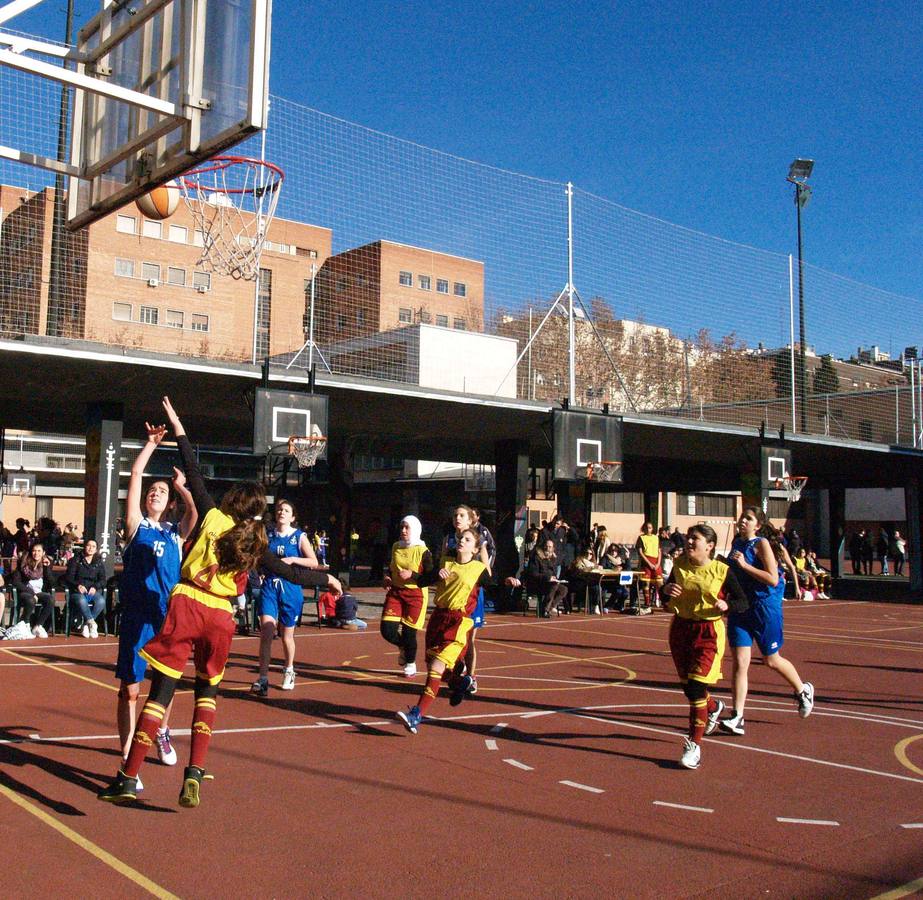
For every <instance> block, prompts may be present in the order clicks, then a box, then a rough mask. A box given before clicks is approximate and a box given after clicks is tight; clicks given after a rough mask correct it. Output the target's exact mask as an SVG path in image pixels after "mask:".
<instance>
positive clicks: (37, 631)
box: [32, 625, 48, 640]
mask: <svg viewBox="0 0 923 900" xmlns="http://www.w3.org/2000/svg"><path fill="white" fill-rule="evenodd" d="M32 634H34V635H35V636H36V637H37V638H39V639H40V640H45V638H47V637H48V632H47V631H45V629H44V628H43V627H42V626H41V625H36V626H35V628H33V629H32Z"/></svg>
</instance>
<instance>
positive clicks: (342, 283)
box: [337, 278, 346, 294]
mask: <svg viewBox="0 0 923 900" xmlns="http://www.w3.org/2000/svg"><path fill="white" fill-rule="evenodd" d="M345 290H346V279H345V278H337V293H338V294H342V293H343V291H345Z"/></svg>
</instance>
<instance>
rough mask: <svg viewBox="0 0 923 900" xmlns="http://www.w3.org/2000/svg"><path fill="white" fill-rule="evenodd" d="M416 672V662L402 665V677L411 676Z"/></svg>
mask: <svg viewBox="0 0 923 900" xmlns="http://www.w3.org/2000/svg"><path fill="white" fill-rule="evenodd" d="M416 674H417V664H416V663H407V665H405V666H404V677H405V678H413V677H414V676H415V675H416Z"/></svg>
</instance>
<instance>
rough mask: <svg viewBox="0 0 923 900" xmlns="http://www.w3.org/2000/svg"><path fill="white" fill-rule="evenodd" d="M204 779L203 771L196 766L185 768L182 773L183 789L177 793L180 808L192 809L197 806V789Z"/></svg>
mask: <svg viewBox="0 0 923 900" xmlns="http://www.w3.org/2000/svg"><path fill="white" fill-rule="evenodd" d="M204 777H205V769H200V768H199V767H198V766H186V769H185V771H184V772H183V789H182V790H181V791H180V792H179V805H180V806H185V807H186V808H187V809H192V808H193V807H195V806H198V805H199V789H200V787H201V786H202V779H203V778H204Z"/></svg>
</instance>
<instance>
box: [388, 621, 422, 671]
mask: <svg viewBox="0 0 923 900" xmlns="http://www.w3.org/2000/svg"><path fill="white" fill-rule="evenodd" d="M380 631H381V636H382V637H383V638H384V639H385V640H386V641H387V642H388V643H389V644H394V646H395V647H401V648H402V649H403V651H404V660H405V661H406V662H408V663H412V662H416V661H417V629H416V628H411V627H410V626H409V625H404V623H403V622H393V621H385V620H384V619H382V622H381V628H380Z"/></svg>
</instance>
